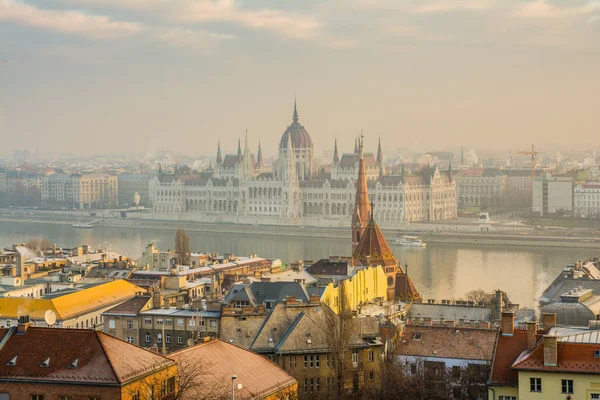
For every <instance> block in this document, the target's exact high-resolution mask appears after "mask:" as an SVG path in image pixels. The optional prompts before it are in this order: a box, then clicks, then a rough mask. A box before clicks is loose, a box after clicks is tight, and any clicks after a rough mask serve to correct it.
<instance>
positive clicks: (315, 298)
mask: <svg viewBox="0 0 600 400" xmlns="http://www.w3.org/2000/svg"><path fill="white" fill-rule="evenodd" d="M310 304H321V297H319V296H316V295H312V296H310Z"/></svg>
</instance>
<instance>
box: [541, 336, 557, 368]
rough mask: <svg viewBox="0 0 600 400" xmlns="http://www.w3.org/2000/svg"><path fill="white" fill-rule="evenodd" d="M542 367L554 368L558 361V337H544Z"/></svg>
mask: <svg viewBox="0 0 600 400" xmlns="http://www.w3.org/2000/svg"><path fill="white" fill-rule="evenodd" d="M543 340H544V366H545V367H555V366H556V363H557V360H558V337H557V336H550V335H544V339H543Z"/></svg>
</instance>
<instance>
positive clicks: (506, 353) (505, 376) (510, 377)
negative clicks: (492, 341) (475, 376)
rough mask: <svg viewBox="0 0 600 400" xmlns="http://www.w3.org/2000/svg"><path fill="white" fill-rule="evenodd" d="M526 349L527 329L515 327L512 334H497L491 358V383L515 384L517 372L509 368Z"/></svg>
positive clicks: (517, 380)
mask: <svg viewBox="0 0 600 400" xmlns="http://www.w3.org/2000/svg"><path fill="white" fill-rule="evenodd" d="M525 349H527V331H524V330H517V329H515V332H514V335H513V336H503V335H502V334H500V335H498V340H497V341H496V349H495V350H494V359H493V360H492V375H491V378H490V383H491V384H492V385H507V386H517V385H518V383H519V374H518V372H517V371H516V370H513V369H511V366H512V364H513V363H514V362H515V360H516V359H517V357H519V354H521V353H522V352H523V350H525Z"/></svg>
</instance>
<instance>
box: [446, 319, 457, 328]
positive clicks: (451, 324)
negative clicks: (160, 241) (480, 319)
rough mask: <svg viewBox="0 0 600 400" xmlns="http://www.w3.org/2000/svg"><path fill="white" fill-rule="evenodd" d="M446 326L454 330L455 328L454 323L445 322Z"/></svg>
mask: <svg viewBox="0 0 600 400" xmlns="http://www.w3.org/2000/svg"><path fill="white" fill-rule="evenodd" d="M446 326H448V327H451V328H454V327H456V321H452V320H451V321H446Z"/></svg>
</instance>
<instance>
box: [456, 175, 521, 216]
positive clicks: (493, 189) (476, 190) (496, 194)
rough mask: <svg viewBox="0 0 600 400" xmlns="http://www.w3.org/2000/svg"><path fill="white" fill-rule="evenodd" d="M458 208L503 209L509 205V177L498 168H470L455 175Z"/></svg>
mask: <svg viewBox="0 0 600 400" xmlns="http://www.w3.org/2000/svg"><path fill="white" fill-rule="evenodd" d="M455 179H456V188H457V189H456V190H457V192H458V207H459V208H464V207H493V208H497V207H502V206H505V205H506V203H507V196H508V190H509V186H508V176H506V175H505V174H504V173H502V170H500V169H497V168H469V169H465V170H462V171H460V172H459V173H457V174H456V175H455Z"/></svg>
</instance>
